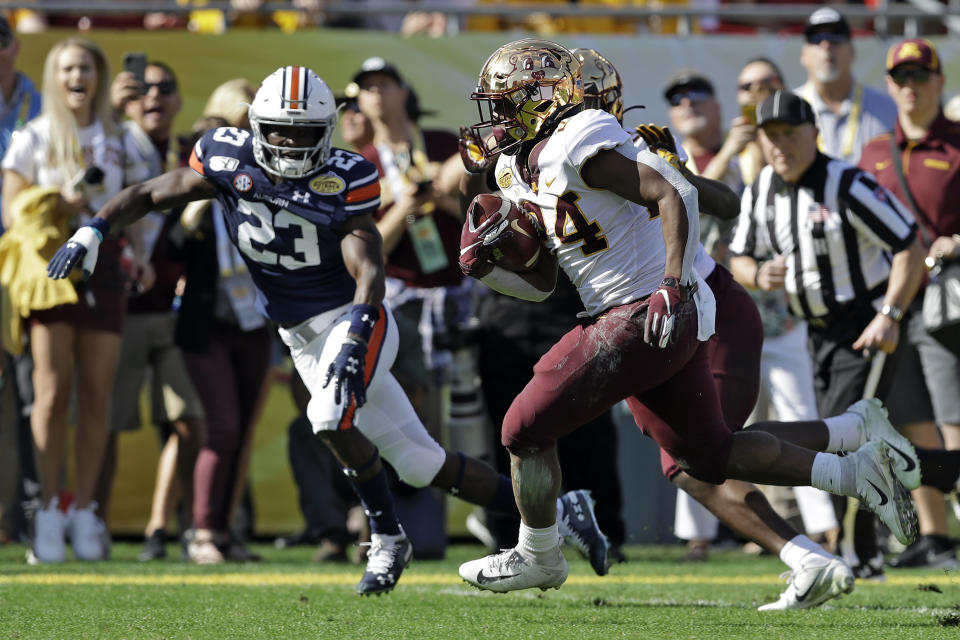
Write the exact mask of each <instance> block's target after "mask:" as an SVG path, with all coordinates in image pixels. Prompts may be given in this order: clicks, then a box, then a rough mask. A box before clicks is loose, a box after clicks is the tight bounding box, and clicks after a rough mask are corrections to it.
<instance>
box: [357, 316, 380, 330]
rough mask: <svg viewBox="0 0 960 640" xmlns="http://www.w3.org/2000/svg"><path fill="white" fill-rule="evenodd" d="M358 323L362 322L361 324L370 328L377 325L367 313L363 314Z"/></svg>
mask: <svg viewBox="0 0 960 640" xmlns="http://www.w3.org/2000/svg"><path fill="white" fill-rule="evenodd" d="M360 322H362V323H363V324H365V325H368V326H370V327H371V328H372V327H373V325H375V324H376V323H377V321H376V320H374V319H373V318H371V317H370V314H369V313H365V314H363V316H361V317H360Z"/></svg>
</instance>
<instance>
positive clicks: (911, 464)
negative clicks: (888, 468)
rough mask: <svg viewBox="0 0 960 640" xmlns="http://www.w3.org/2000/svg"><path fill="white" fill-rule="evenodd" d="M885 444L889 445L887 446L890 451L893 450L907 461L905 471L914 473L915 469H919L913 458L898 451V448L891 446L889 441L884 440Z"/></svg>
mask: <svg viewBox="0 0 960 640" xmlns="http://www.w3.org/2000/svg"><path fill="white" fill-rule="evenodd" d="M884 442H886V443H887V446H888V447H890V450H891V451H894V452H896V454H897V455H898V456H900V457H901V458H903V459H904V460H906V461H907V468H906V469H905V471H908V472H909V471H913V470H914V469H916V468H917V463H915V462H914V461H913V458H911V457H910V456H908V455H907V454H906V453H904V452H903V451H901V450H900V449H897V448H896V447H895V446H893V444H891V443H890V442H889V441H887V440H884Z"/></svg>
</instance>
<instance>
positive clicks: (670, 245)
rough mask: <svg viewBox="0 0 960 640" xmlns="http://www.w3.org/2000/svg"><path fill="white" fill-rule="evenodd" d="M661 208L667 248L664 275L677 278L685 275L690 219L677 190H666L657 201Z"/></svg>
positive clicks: (664, 239) (661, 221)
mask: <svg viewBox="0 0 960 640" xmlns="http://www.w3.org/2000/svg"><path fill="white" fill-rule="evenodd" d="M657 208H658V209H659V210H660V225H661V226H662V228H663V242H664V244H665V245H666V248H667V260H666V266H665V267H664V269H663V273H664V275H672V276H675V277H677V278H682V276H683V256H684V254H685V253H686V250H687V240H688V234H689V228H690V221H689V220H688V219H687V208H686V206H685V205H684V204H683V198H681V197H680V194H679V193H677V191H676V190H672V193H671V192H670V191H668V192H665V193H664V194H663V195H662V197H661V198H660V199H659V200H658V201H657Z"/></svg>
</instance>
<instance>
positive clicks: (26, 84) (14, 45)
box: [0, 16, 41, 233]
mask: <svg viewBox="0 0 960 640" xmlns="http://www.w3.org/2000/svg"><path fill="white" fill-rule="evenodd" d="M19 54H20V40H18V39H17V38H16V37H15V36H14V34H13V30H12V29H11V28H10V23H9V22H7V19H6V18H4V17H3V16H0V156H2V155H3V154H5V153H6V152H7V149H8V148H9V147H10V139H11V138H12V136H13V133H14V131H16V130H18V129H20V128H21V127H23V125H25V124H26V123H27V122H29V121H30V120H33V119H34V118H35V117H36V116H38V115H39V114H40V103H41V100H40V93H39V92H38V91H37V88H36V87H35V86H34V85H33V81H32V80H30V78H28V77H27V76H25V75H24V74H22V73H21V72H19V71H17V67H16V62H17V56H18V55H19ZM0 233H2V229H0Z"/></svg>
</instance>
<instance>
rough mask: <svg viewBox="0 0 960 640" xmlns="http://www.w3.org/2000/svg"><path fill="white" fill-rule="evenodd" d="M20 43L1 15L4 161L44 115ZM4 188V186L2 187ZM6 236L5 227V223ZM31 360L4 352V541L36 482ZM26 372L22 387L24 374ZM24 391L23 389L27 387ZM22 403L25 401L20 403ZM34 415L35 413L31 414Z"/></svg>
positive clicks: (0, 412)
mask: <svg viewBox="0 0 960 640" xmlns="http://www.w3.org/2000/svg"><path fill="white" fill-rule="evenodd" d="M19 53H20V40H18V39H17V38H16V37H15V35H14V33H13V30H12V29H11V28H10V23H9V22H8V21H7V19H6V18H5V17H3V16H0V157H3V154H5V153H6V151H7V147H9V146H10V140H11V138H12V136H13V133H14V132H15V131H16V130H18V129H20V128H21V127H23V125H24V124H26V123H27V122H28V121H29V120H32V119H33V118H35V117H36V116H37V115H39V113H40V102H41V100H40V92H39V91H37V89H36V87H35V86H34V84H33V81H32V80H30V78H28V77H27V76H25V75H24V74H23V73H21V72H19V71H17V68H16V62H17V56H18V55H19ZM0 187H2V183H0ZM0 233H3V226H2V224H0ZM31 369H32V365H31V362H30V358H29V356H23V357H18V358H16V359H11V357H10V355H9V354H7V353H4V352H0V375H2V377H3V380H4V381H5V383H6V384H5V385H4V388H3V389H2V390H0V393H2V398H0V469H2V470H0V538H5V537H7V538H13V537H14V536H15V534H16V531H15V529H17V528H18V526H20V524H19V523H18V522H17V520H19V518H18V517H17V516H18V514H19V510H18V506H19V504H20V503H22V502H23V501H24V500H25V499H26V498H27V496H26V495H20V489H19V487H22V486H23V479H24V478H26V477H29V478H34V479H35V477H36V474H35V473H34V471H33V462H32V459H33V452H32V449H31V447H32V445H30V444H28V443H29V441H30V440H31V438H30V430H29V422H28V421H27V420H26V419H23V415H24V414H22V413H21V411H20V407H19V406H17V405H18V404H19V405H28V404H29V403H30V402H31V401H32V398H33V389H32V388H30V387H31V385H30V384H29V376H30V370H31ZM21 370H23V371H24V373H25V375H24V376H23V379H24V380H25V382H26V383H27V384H24V385H22V384H20V376H19V373H18V372H19V371H21ZM21 387H23V388H21ZM18 401H19V402H18ZM26 416H29V414H26Z"/></svg>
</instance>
